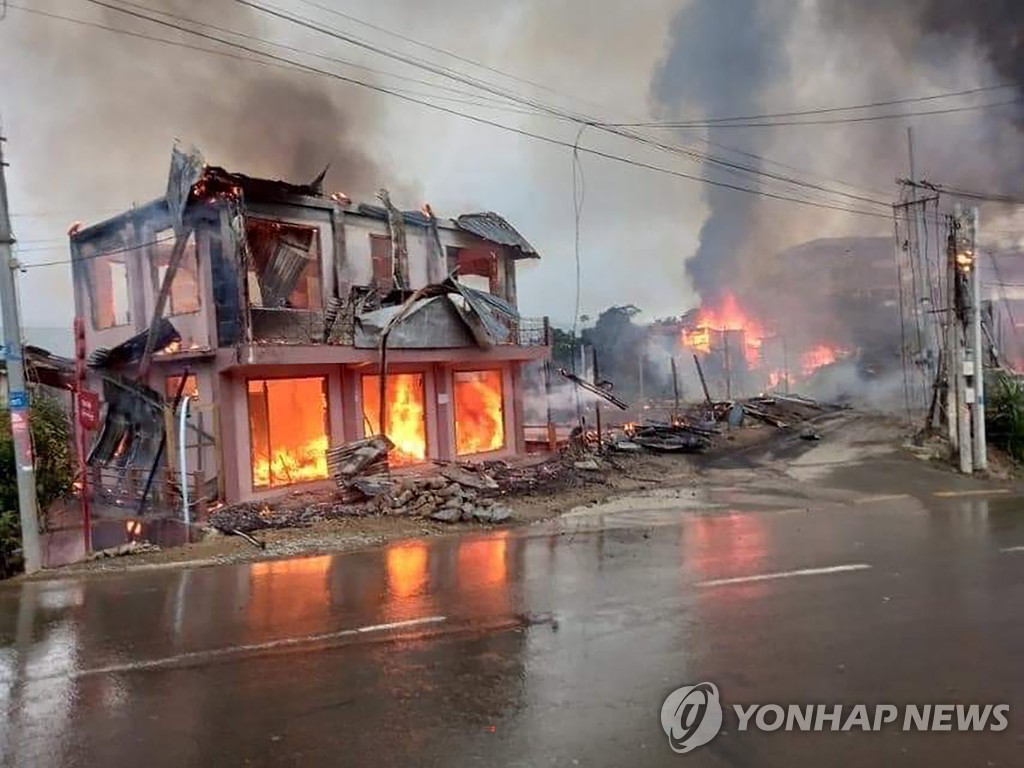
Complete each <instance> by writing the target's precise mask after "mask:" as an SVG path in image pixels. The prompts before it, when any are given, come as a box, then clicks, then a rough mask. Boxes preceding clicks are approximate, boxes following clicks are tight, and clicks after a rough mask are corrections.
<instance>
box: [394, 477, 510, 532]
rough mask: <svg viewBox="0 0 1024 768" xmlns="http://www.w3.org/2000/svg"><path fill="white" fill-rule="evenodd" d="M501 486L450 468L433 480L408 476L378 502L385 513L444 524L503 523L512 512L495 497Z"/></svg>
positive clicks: (491, 480) (490, 480)
mask: <svg viewBox="0 0 1024 768" xmlns="http://www.w3.org/2000/svg"><path fill="white" fill-rule="evenodd" d="M499 490H500V486H499V485H498V483H497V482H495V480H494V478H492V477H490V476H489V475H487V474H486V473H484V472H472V471H470V470H466V469H463V468H462V467H459V466H458V465H448V466H445V467H443V468H442V470H441V473H440V474H438V475H434V476H431V477H415V476H409V477H406V478H403V479H402V480H401V481H399V482H398V483H396V485H395V487H394V489H393V490H392V491H391V492H390V493H387V494H382V495H381V496H379V497H378V498H377V500H376V503H377V505H378V509H379V511H380V513H382V514H392V515H412V516H413V517H426V518H430V519H431V520H436V521H438V522H442V523H457V522H460V521H462V522H468V521H471V520H474V521H476V522H480V523H501V522H504V521H506V520H508V518H509V517H510V516H511V514H512V513H511V510H510V509H509V508H508V507H507V506H506V505H505V504H501V503H499V501H498V500H497V499H496V498H495V497H496V496H497V494H498V493H499Z"/></svg>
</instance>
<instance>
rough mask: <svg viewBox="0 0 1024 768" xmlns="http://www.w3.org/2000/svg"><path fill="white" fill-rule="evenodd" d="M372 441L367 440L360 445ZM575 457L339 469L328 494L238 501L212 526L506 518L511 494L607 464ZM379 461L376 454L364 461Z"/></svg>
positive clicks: (592, 472) (568, 480)
mask: <svg viewBox="0 0 1024 768" xmlns="http://www.w3.org/2000/svg"><path fill="white" fill-rule="evenodd" d="M367 447H368V446H367V445H366V444H364V445H363V446H361V447H360V448H359V449H357V451H358V452H362V449H363V448H367ZM375 452H376V448H375V447H374V448H373V449H372V450H368V451H365V455H364V456H363V459H366V458H368V457H369V455H370V454H372V453H375ZM349 455H350V456H354V455H355V452H352V453H351V454H349ZM574 459H575V457H574V455H573V454H572V453H571V452H565V453H563V454H560V455H559V456H556V457H553V458H551V459H548V460H546V461H542V462H540V463H537V464H532V465H529V466H523V465H516V464H513V463H510V462H506V461H500V460H494V461H487V462H482V463H479V464H470V463H454V462H453V463H437V462H435V463H434V464H431V465H425V466H424V467H423V468H422V472H421V473H417V474H408V475H405V476H401V475H399V476H391V477H387V476H384V475H381V474H374V475H371V476H364V475H361V474H358V473H344V472H338V473H336V479H338V486H339V487H338V489H337V490H336V491H334V492H331V493H330V495H329V496H327V495H325V494H323V493H312V492H307V493H302V494H296V495H294V496H292V497H285V498H282V499H276V500H274V501H272V502H269V501H251V502H245V503H242V504H235V505H233V506H230V507H223V508H221V509H218V510H217V511H215V512H214V513H213V514H212V515H210V520H209V525H210V527H211V528H213V529H215V530H217V531H221V532H224V533H236V534H237V533H239V532H241V533H245V534H247V533H252V532H254V531H261V530H272V529H280V528H301V527H305V526H308V525H311V524H312V523H315V522H319V521H322V520H336V519H339V518H343V517H360V516H367V515H394V516H408V517H416V518H422V519H426V520H434V521H436V522H443V523H457V522H477V523H503V522H505V521H507V520H508V519H509V518H510V517H511V514H512V512H511V509H510V508H509V506H508V505H507V503H506V501H507V499H508V498H509V497H513V496H517V495H523V494H529V493H538V492H547V491H552V490H554V489H555V488H556V487H562V486H578V485H582V484H585V483H593V482H601V481H602V479H603V474H602V472H601V471H600V470H602V469H603V468H604V465H603V464H599V463H597V462H594V466H593V467H589V466H588V467H584V466H577V465H580V464H581V462H578V461H575V460H574ZM342 463H344V462H340V461H339V462H338V463H337V464H336V466H339V467H340V466H341V464H342ZM358 463H361V462H355V461H354V462H353V463H350V464H349V465H348V466H349V467H354V466H355V465H356V464H358ZM375 464H376V461H373V460H371V461H369V462H368V463H367V464H366V465H365V466H366V467H374V465H375ZM377 466H379V465H377Z"/></svg>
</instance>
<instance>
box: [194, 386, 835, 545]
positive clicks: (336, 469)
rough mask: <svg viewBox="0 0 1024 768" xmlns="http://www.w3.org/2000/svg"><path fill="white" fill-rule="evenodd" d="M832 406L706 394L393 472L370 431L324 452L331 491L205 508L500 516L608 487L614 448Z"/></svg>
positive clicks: (284, 513) (300, 520) (713, 437)
mask: <svg viewBox="0 0 1024 768" xmlns="http://www.w3.org/2000/svg"><path fill="white" fill-rule="evenodd" d="M838 410H840V407H839V406H834V405H830V404H824V403H819V402H817V401H815V400H810V399H807V398H803V397H799V396H797V395H772V396H764V395H762V396H759V397H752V398H747V399H743V400H735V401H732V400H730V401H725V402H715V401H712V402H711V403H701V404H699V405H697V406H695V407H694V408H693V409H692V410H691V411H690V412H687V413H684V414H679V415H675V416H674V417H673V418H672V420H671V421H670V422H668V423H648V424H643V425H635V424H631V425H627V426H626V427H623V428H615V429H611V430H605V431H604V432H603V434H602V435H601V438H600V440H599V439H598V435H597V433H596V432H590V431H586V430H583V429H577V430H575V431H574V433H573V439H572V440H570V443H569V445H568V446H567V447H566V448H564V449H563V450H562V451H561V452H560V453H558V454H557V455H555V456H551V457H549V458H547V459H544V460H541V461H534V462H532V463H524V462H521V461H514V460H511V461H506V460H490V461H482V462H465V461H463V462H428V463H425V464H422V465H420V466H418V467H416V468H414V469H407V470H400V471H398V472H393V471H391V470H390V469H389V468H388V462H387V457H388V452H389V451H390V450H391V449H392V448H393V447H394V446H393V444H392V443H391V441H390V440H388V439H387V438H386V437H384V436H381V435H378V436H374V437H369V438H366V439H364V440H357V441H355V442H352V443H347V444H345V445H342V446H338V447H336V448H331V449H329V450H328V452H327V457H328V458H327V462H328V470H329V473H330V475H331V477H333V478H334V480H335V482H336V483H337V486H338V488H337V490H335V491H333V492H328V493H324V492H296V493H295V494H293V495H292V496H290V497H289V496H285V497H281V498H277V499H274V500H273V501H251V502H246V503H242V504H236V505H234V506H231V507H224V508H221V509H219V510H217V511H216V512H214V513H213V514H212V515H211V517H210V521H209V524H210V526H211V527H214V528H217V529H220V530H222V531H224V532H230V533H234V534H235V535H241V534H249V533H252V532H254V531H261V530H273V529H278V528H301V527H306V526H309V525H312V524H313V523H317V522H320V521H325V520H336V519H339V518H348V517H366V516H396V517H406V518H417V519H422V520H430V521H434V522H440V523H460V522H476V523H485V524H493V523H502V522H504V521H506V520H508V519H509V518H510V517H511V514H512V513H511V509H510V508H509V506H508V502H509V501H510V500H511V499H513V498H515V497H517V496H525V495H530V494H538V493H541V494H554V493H557V492H559V491H562V490H565V489H568V488H574V487H582V486H586V485H601V484H607V483H608V482H609V478H611V477H612V476H613V475H614V474H615V473H619V474H621V467H619V465H618V464H617V463H616V459H615V458H613V457H614V456H616V455H619V459H620V460H622V461H625V460H627V459H629V458H630V457H626V456H622V455H621V454H633V455H634V456H636V457H637V459H639V455H640V454H674V453H701V452H704V451H707V450H708V449H710V448H713V447H715V446H716V444H718V443H719V440H720V439H721V438H722V437H723V436H724V435H726V434H730V433H729V431H728V430H729V426H727V425H730V424H731V425H734V424H736V423H740V424H742V422H743V420H744V419H745V418H750V419H752V420H754V421H757V422H761V423H765V424H770V425H772V426H774V427H776V428H779V429H786V428H790V427H793V426H798V425H804V424H807V423H808V422H811V421H812V420H813V419H815V418H816V417H818V416H821V415H824V414H827V413H831V412H834V411H838ZM754 426H757V425H754ZM798 434H799V435H800V437H802V438H803V439H805V440H820V439H821V435H820V434H819V433H817V432H815V431H814V430H813V428H811V427H810V426H806V428H804V429H803V431H802V432H800V433H798ZM598 448H600V449H601V450H598Z"/></svg>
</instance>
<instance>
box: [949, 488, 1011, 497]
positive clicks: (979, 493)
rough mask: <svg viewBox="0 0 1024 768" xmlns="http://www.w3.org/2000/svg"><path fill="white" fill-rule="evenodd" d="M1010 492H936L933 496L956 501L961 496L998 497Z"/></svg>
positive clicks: (1007, 489) (995, 490)
mask: <svg viewBox="0 0 1024 768" xmlns="http://www.w3.org/2000/svg"><path fill="white" fill-rule="evenodd" d="M1009 492H1010V489H1009V488H989V489H985V490H981V491H936V492H935V493H933V494H932V496H935V497H936V498H939V499H956V498H960V497H961V496H998V495H999V494H1004V493H1009Z"/></svg>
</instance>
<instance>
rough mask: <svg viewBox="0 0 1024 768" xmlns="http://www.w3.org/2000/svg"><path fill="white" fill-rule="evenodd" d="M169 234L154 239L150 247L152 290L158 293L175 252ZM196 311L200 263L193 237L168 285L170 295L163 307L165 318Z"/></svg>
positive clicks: (192, 236)
mask: <svg viewBox="0 0 1024 768" xmlns="http://www.w3.org/2000/svg"><path fill="white" fill-rule="evenodd" d="M170 232H171V230H167V231H166V232H162V233H160V234H158V235H157V237H156V241H157V243H156V245H154V246H153V279H154V283H155V286H156V287H155V290H156V291H157V292H158V293H159V291H160V289H161V287H163V284H164V277H165V276H166V275H167V269H168V266H169V265H170V262H171V253H172V252H173V251H174V237H173V235H171V234H169V233H170ZM198 311H199V261H198V258H197V257H196V240H195V234H192V235H189V239H188V243H187V244H186V245H185V253H184V254H182V257H181V261H180V262H179V263H178V270H177V271H176V272H175V273H174V279H173V280H172V281H171V292H170V294H169V295H168V296H167V303H166V305H165V307H164V314H165V315H187V314H189V313H192V312H198Z"/></svg>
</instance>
